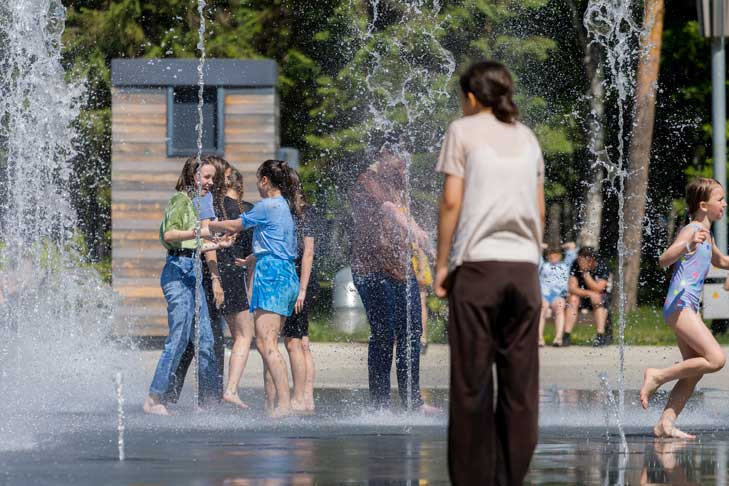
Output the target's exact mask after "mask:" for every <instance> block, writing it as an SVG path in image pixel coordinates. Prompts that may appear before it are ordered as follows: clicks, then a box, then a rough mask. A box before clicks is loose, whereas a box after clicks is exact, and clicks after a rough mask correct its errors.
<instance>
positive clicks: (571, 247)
mask: <svg viewBox="0 0 729 486" xmlns="http://www.w3.org/2000/svg"><path fill="white" fill-rule="evenodd" d="M562 249H564V250H567V251H571V250H576V249H577V245H576V244H575V242H574V241H568V242H567V243H565V244H564V245H562Z"/></svg>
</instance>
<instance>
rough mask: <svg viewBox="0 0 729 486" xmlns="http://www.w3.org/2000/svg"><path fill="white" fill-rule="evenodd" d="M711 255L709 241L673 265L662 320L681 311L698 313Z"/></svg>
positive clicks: (710, 242) (695, 225) (697, 228)
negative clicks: (690, 310) (688, 310)
mask: <svg viewBox="0 0 729 486" xmlns="http://www.w3.org/2000/svg"><path fill="white" fill-rule="evenodd" d="M689 226H691V227H693V228H695V229H696V231H698V230H700V229H701V226H699V225H698V224H695V223H692V224H690V225H689ZM711 254H712V240H711V239H709V240H708V241H705V242H703V243H701V244H699V245H697V246H696V249H695V250H694V251H693V252H691V253H687V254H685V255H684V256H682V257H681V259H680V260H679V261H677V262H676V263H675V264H674V269H673V275H672V276H671V284H670V285H669V286H668V295H666V301H665V303H664V304H663V318H664V319H668V317H669V316H670V315H671V314H673V313H674V312H679V311H680V310H681V309H687V308H688V309H692V310H693V311H694V312H698V311H699V303H700V301H701V299H700V297H701V291H702V289H703V287H704V280H705V279H706V275H707V274H708V273H709V269H711Z"/></svg>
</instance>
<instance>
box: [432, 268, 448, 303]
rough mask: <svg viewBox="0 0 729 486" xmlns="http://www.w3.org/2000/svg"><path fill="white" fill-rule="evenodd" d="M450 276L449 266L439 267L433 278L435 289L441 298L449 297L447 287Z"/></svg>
mask: <svg viewBox="0 0 729 486" xmlns="http://www.w3.org/2000/svg"><path fill="white" fill-rule="evenodd" d="M447 278H448V267H439V268H437V269H436V271H435V279H434V280H433V291H434V292H435V295H436V296H437V297H438V298H439V299H445V298H446V297H448V289H446V287H445V282H446V279H447Z"/></svg>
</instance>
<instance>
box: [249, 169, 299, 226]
mask: <svg viewBox="0 0 729 486" xmlns="http://www.w3.org/2000/svg"><path fill="white" fill-rule="evenodd" d="M256 176H257V177H258V178H259V179H260V178H262V177H268V180H269V181H270V182H271V185H272V186H273V187H275V188H276V189H278V190H280V191H281V195H282V196H283V197H284V199H286V202H287V203H288V205H289V209H290V210H291V213H292V214H294V215H296V216H300V214H299V212H298V210H297V200H298V198H299V197H300V196H299V193H300V192H301V183H300V182H299V177H298V174H296V171H295V170H294V169H292V168H291V167H289V164H287V163H286V162H284V161H283V160H272V159H269V160H266V161H265V162H263V163H262V164H261V165H260V167H258V171H257V172H256Z"/></svg>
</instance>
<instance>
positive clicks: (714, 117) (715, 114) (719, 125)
mask: <svg viewBox="0 0 729 486" xmlns="http://www.w3.org/2000/svg"><path fill="white" fill-rule="evenodd" d="M715 5H716V6H717V9H716V10H718V12H717V11H715V12H714V15H715V16H716V17H718V20H719V21H718V25H721V32H720V35H718V36H716V37H712V38H711V88H712V89H711V93H712V94H711V105H712V106H711V124H712V127H713V128H712V145H713V149H714V153H713V158H714V179H716V180H717V181H719V183H721V185H722V186H724V188H725V189H726V55H725V53H724V29H723V27H724V11H723V10H724V1H719V2H715ZM714 25H717V23H715V24H714ZM726 220H727V218H726V215H725V216H724V218H723V219H720V220H719V221H717V222H716V223H714V235H715V237H716V245H717V246H718V247H719V249H720V250H721V251H722V252H724V253H726V251H727V224H726Z"/></svg>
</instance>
